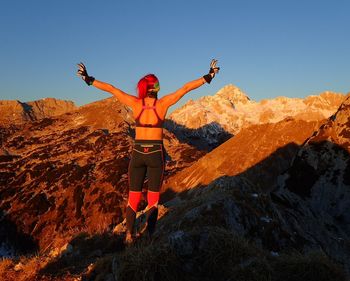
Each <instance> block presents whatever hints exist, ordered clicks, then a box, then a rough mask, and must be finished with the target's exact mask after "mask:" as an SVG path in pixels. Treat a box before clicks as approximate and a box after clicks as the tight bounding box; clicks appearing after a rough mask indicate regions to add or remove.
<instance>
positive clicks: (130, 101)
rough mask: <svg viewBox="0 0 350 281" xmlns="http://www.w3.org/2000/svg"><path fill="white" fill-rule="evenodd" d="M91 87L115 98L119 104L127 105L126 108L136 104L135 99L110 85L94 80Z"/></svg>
mask: <svg viewBox="0 0 350 281" xmlns="http://www.w3.org/2000/svg"><path fill="white" fill-rule="evenodd" d="M91 85H92V86H94V87H96V88H97V89H100V90H102V91H105V92H108V93H110V94H112V95H113V96H115V97H116V98H117V99H118V100H119V101H120V102H121V103H123V104H125V105H127V106H130V107H131V106H132V105H134V104H135V103H136V102H137V98H136V97H134V96H132V95H129V94H127V93H125V92H123V91H122V90H120V89H118V88H116V87H114V86H113V85H111V84H108V83H105V82H102V81H99V80H96V79H95V80H94V81H93V83H92V84H91Z"/></svg>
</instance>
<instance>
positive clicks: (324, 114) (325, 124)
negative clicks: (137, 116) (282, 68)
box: [0, 86, 350, 281]
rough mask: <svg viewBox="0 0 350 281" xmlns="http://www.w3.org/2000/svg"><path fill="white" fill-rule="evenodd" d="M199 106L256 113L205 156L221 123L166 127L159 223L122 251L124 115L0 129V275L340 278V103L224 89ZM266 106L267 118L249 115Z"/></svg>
mask: <svg viewBox="0 0 350 281" xmlns="http://www.w3.org/2000/svg"><path fill="white" fill-rule="evenodd" d="M205 100H210V103H212V100H216V101H217V105H218V108H220V106H222V101H223V100H225V106H227V108H229V107H230V108H231V109H232V110H234V111H237V112H240V114H243V112H244V111H245V110H246V112H249V111H248V108H255V110H256V115H255V117H254V116H252V117H251V118H253V117H254V118H255V119H254V120H255V121H257V120H259V121H257V122H256V123H254V122H250V121H249V122H246V124H245V125H244V126H241V125H242V123H240V122H241V121H237V122H238V123H237V124H236V123H234V122H233V123H232V124H236V125H234V126H233V127H232V128H239V130H237V131H235V130H233V131H232V133H230V134H221V135H220V136H221V137H222V140H224V141H225V142H223V143H221V144H219V143H216V144H215V145H216V147H215V145H213V146H211V147H209V146H208V147H207V148H209V149H207V150H211V151H210V152H209V153H206V152H205V151H202V150H198V146H197V144H205V142H206V137H208V136H209V134H208V133H210V135H211V136H214V137H215V136H217V135H218V134H219V132H220V128H222V126H224V125H225V124H222V126H221V125H220V126H218V125H217V124H216V125H215V126H212V124H211V123H210V122H211V121H213V120H211V119H210V120H209V119H208V120H206V119H203V120H202V121H203V122H204V123H203V124H205V125H204V127H205V126H207V127H205V128H208V130H204V131H198V130H197V129H193V128H190V127H187V125H185V124H183V125H181V126H182V127H181V128H182V129H186V130H187V131H185V132H186V135H185V136H184V135H182V136H181V134H179V132H180V131H179V130H178V131H176V130H171V129H174V128H178V127H179V126H180V125H179V124H176V123H175V121H173V120H168V122H170V123H169V124H170V126H172V127H170V128H168V129H169V130H165V138H164V143H165V147H166V150H167V154H168V155H167V173H166V175H165V182H164V186H163V190H162V195H161V204H160V206H159V215H158V224H157V229H156V232H155V233H154V236H153V237H152V238H148V237H147V236H142V237H140V238H139V239H138V240H137V241H136V242H135V243H134V244H133V245H130V246H128V247H125V246H124V245H123V243H122V239H123V235H124V231H125V221H123V218H124V208H125V205H126V200H127V192H128V183H127V180H128V177H127V168H128V162H129V160H130V152H131V150H132V142H133V135H134V121H133V118H132V114H131V112H130V109H129V108H127V107H125V106H123V105H121V104H120V103H119V102H118V101H117V100H116V99H114V98H111V99H106V100H102V101H98V102H95V103H91V104H88V105H85V106H82V107H79V108H74V109H73V110H71V111H69V112H66V113H64V114H61V115H56V116H45V117H43V118H38V119H35V120H32V119H30V120H29V121H28V120H27V121H24V122H18V123H14V124H11V125H9V124H5V125H3V126H1V127H0V141H1V151H0V152H1V154H0V198H1V201H0V211H1V213H0V220H1V223H0V239H1V240H0V241H1V245H0V253H2V255H3V256H11V255H12V256H13V255H14V257H12V258H6V259H4V260H3V261H2V262H0V277H1V278H2V279H3V280H55V281H56V280H208V281H209V280H220V281H221V280H222V281H226V280H246V281H253V280H255V281H256V280H293V281H294V280H295V281H296V280H298V281H299V280H311V281H314V280H318V281H319V280H321V281H326V280H327V281H346V280H347V279H346V278H348V277H349V276H350V263H349V260H350V259H349V258H350V256H349V253H350V248H349V245H350V229H349V222H350V217H349V214H350V211H349V210H350V200H349V199H350V192H349V190H350V177H349V175H350V168H349V167H350V166H349V165H350V96H349V95H347V96H344V95H341V94H339V95H338V94H333V93H324V94H321V95H319V96H313V97H308V98H306V99H300V100H299V99H297V100H294V99H288V98H278V99H274V100H266V101H261V102H259V103H256V102H254V101H251V100H250V99H249V97H248V96H247V95H245V94H243V93H242V92H241V91H240V90H239V89H238V88H236V87H234V86H227V87H226V88H224V89H222V90H221V91H219V93H217V94H216V95H215V98H212V97H203V98H202V100H201V102H202V103H205V102H206V101H205ZM290 102H291V103H292V104H293V105H294V107H295V111H293V112H292V111H290V109H288V110H289V111H288V110H287V108H290V107H288V106H290V105H289V103H290ZM193 103H195V104H196V105H195V107H197V106H198V104H197V103H196V102H193ZM272 105H273V106H272ZM187 106H189V105H187ZM268 107H270V108H274V110H275V111H274V113H273V115H271V116H274V117H273V118H272V117H271V116H270V115H268V114H267V115H266V116H267V118H266V119H264V118H260V117H261V115H259V112H260V113H261V112H263V111H264V110H265V109H266V108H268ZM199 108H200V106H199V107H198V108H197V109H198V112H201V111H200V109H199ZM264 108H265V109H264ZM300 108H303V109H304V112H303V111H302V110H300V111H298V110H299V109H300ZM307 108H308V109H307ZM310 108H313V109H312V110H311V109H310ZM331 108H334V110H333V111H332V110H331ZM185 109H186V106H185ZM185 109H183V110H184V112H185ZM283 109H285V111H283ZM306 109H307V110H306ZM218 110H220V109H218ZM279 110H280V111H281V112H280V111H279ZM308 110H309V111H308ZM180 111H181V109H179V112H180ZM286 112H288V115H287V116H286ZM312 112H313V113H314V114H311V113H312ZM291 113H296V114H294V115H291ZM306 113H307V114H306ZM210 114H211V113H210ZM210 114H209V113H208V114H207V116H210ZM221 114H222V115H223V116H226V115H225V113H224V112H222V113H221ZM218 115H219V116H220V114H218ZM242 116H243V115H242ZM246 116H248V115H246ZM276 116H279V117H280V118H275V117H276ZM282 117H283V118H282ZM306 117H307V118H306ZM247 118H248V117H247ZM236 120H243V119H236ZM244 120H248V119H244ZM252 120H253V119H252ZM208 122H209V123H208ZM244 122H245V121H244ZM244 122H243V123H244ZM199 126H202V125H199ZM235 126H236V127H235ZM213 128H214V129H213ZM227 128H228V127H227ZM209 129H210V130H209ZM202 132H205V133H207V135H203V134H201V133H202ZM145 188H147V182H146V183H145ZM143 207H145V202H144V201H143V203H142V204H141V206H140V211H141V212H140V213H139V214H142V208H143ZM141 217H142V216H140V217H139V218H138V220H139V221H140V218H141ZM112 229H114V233H112ZM33 253H36V254H35V255H33ZM300 276H303V277H300ZM302 278H304V279H302Z"/></svg>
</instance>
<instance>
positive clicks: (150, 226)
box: [147, 208, 158, 236]
mask: <svg viewBox="0 0 350 281" xmlns="http://www.w3.org/2000/svg"><path fill="white" fill-rule="evenodd" d="M149 212H150V213H149V216H148V219H147V231H148V234H149V236H152V234H153V233H154V231H155V229H156V223H157V219H158V208H152V209H150V210H149Z"/></svg>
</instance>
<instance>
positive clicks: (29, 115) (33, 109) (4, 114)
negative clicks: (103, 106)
mask: <svg viewBox="0 0 350 281" xmlns="http://www.w3.org/2000/svg"><path fill="white" fill-rule="evenodd" d="M75 109H77V107H76V106H75V105H74V103H73V102H72V101H65V100H58V99H54V98H45V99H41V100H37V101H31V102H20V101H18V100H2V101H0V111H1V115H0V125H2V126H4V125H13V124H18V123H22V122H26V121H36V120H39V119H43V118H45V117H52V116H57V115H60V114H64V113H67V112H69V111H72V110H75Z"/></svg>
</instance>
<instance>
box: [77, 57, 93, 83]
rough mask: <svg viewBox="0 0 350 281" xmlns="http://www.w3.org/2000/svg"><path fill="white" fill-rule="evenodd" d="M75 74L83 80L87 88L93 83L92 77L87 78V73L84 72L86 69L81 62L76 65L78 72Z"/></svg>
mask: <svg viewBox="0 0 350 281" xmlns="http://www.w3.org/2000/svg"><path fill="white" fill-rule="evenodd" d="M77 74H78V75H79V76H80V77H81V79H83V80H84V81H85V83H86V84H88V85H89V86H90V85H92V83H94V81H95V78H94V77H92V76H89V75H88V73H87V71H86V67H85V65H84V64H83V63H82V62H81V63H78V71H77Z"/></svg>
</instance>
